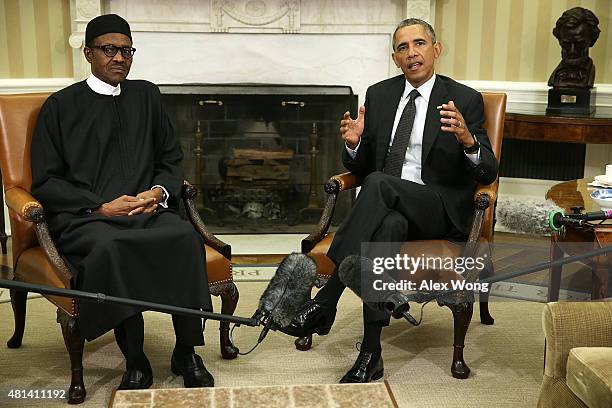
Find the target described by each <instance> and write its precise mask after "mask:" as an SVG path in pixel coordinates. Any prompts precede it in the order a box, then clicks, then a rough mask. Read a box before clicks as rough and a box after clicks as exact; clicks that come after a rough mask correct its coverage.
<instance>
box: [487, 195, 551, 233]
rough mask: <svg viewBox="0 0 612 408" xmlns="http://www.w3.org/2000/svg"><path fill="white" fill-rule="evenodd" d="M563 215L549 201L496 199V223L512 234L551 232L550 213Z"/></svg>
mask: <svg viewBox="0 0 612 408" xmlns="http://www.w3.org/2000/svg"><path fill="white" fill-rule="evenodd" d="M551 212H553V213H563V210H562V209H561V208H559V207H558V206H557V205H556V204H555V203H554V202H552V201H551V200H546V201H542V200H540V201H538V200H517V199H510V198H505V199H504V198H502V197H499V198H498V199H497V209H496V215H497V221H499V223H500V224H501V225H503V226H504V227H506V228H508V229H509V230H512V231H514V232H524V233H527V234H533V235H542V234H548V233H550V232H551V227H550V213H551Z"/></svg>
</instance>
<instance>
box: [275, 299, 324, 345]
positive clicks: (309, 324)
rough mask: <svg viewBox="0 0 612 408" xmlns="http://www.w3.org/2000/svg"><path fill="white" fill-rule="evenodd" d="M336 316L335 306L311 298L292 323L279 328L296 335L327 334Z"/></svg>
mask: <svg viewBox="0 0 612 408" xmlns="http://www.w3.org/2000/svg"><path fill="white" fill-rule="evenodd" d="M335 318H336V308H335V307H334V308H330V307H327V306H325V305H323V304H322V303H320V302H318V301H316V300H309V301H308V302H306V304H304V306H303V307H302V309H301V310H300V311H299V312H298V314H297V315H296V316H295V317H294V318H293V320H291V324H290V325H289V326H287V327H283V328H280V329H279V330H280V331H281V332H283V333H285V334H288V335H290V336H294V337H306V336H310V335H311V334H313V333H317V334H318V335H319V336H325V335H326V334H328V333H329V330H330V329H331V327H332V324H333V323H334V320H335Z"/></svg>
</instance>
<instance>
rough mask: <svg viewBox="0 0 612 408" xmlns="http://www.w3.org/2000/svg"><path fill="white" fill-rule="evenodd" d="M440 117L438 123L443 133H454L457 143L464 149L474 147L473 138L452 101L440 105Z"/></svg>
mask: <svg viewBox="0 0 612 408" xmlns="http://www.w3.org/2000/svg"><path fill="white" fill-rule="evenodd" d="M440 115H441V116H442V118H440V122H442V127H441V129H442V130H443V131H444V132H449V133H454V134H455V137H456V138H457V141H458V142H459V143H461V145H462V146H463V147H464V148H468V147H472V146H473V145H474V143H475V142H474V137H473V136H472V134H471V133H470V131H469V130H468V128H467V125H466V124H465V119H463V115H462V114H461V112H459V110H458V109H457V107H456V106H455V103H454V102H453V101H449V102H448V103H445V104H443V105H442V110H441V111H440Z"/></svg>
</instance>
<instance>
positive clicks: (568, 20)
mask: <svg viewBox="0 0 612 408" xmlns="http://www.w3.org/2000/svg"><path fill="white" fill-rule="evenodd" d="M598 24H599V19H598V18H597V17H596V16H595V14H593V12H592V11H590V10H587V9H585V8H582V7H574V8H572V9H569V10H566V11H565V12H564V13H563V14H562V15H561V17H560V18H559V19H558V20H557V24H556V26H555V28H554V29H553V35H554V36H555V37H556V38H557V39H558V40H559V44H560V45H561V49H562V51H561V63H559V65H558V66H557V68H555V70H554V71H553V73H552V74H551V75H550V79H549V80H548V85H549V86H552V87H554V88H592V87H593V83H594V82H595V65H594V64H593V60H592V59H591V58H590V57H589V47H592V46H593V45H594V44H595V41H597V38H598V37H599V33H600V32H601V30H600V29H599V28H598V27H597V25H598Z"/></svg>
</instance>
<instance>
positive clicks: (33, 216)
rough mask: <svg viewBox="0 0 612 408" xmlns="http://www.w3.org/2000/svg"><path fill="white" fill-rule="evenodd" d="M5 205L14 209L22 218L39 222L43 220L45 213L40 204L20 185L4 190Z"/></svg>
mask: <svg viewBox="0 0 612 408" xmlns="http://www.w3.org/2000/svg"><path fill="white" fill-rule="evenodd" d="M5 194H6V206H7V207H8V208H10V209H11V210H13V211H15V212H16V213H17V214H19V216H21V217H22V218H23V219H24V220H26V221H29V222H33V223H39V222H44V220H45V213H44V210H43V206H42V204H40V203H39V202H38V200H36V199H35V198H34V197H32V194H30V193H29V192H27V191H26V190H24V189H23V188H21V187H13V188H11V189H9V190H7V191H6V193H5Z"/></svg>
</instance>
